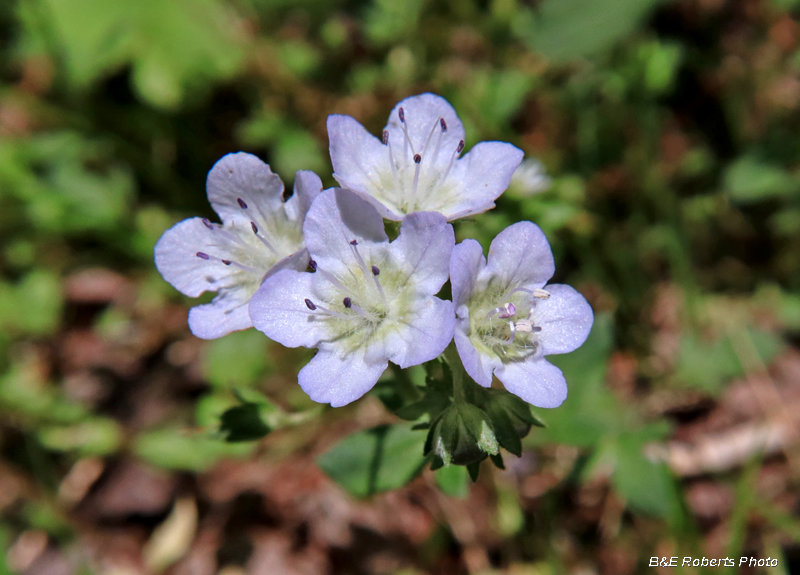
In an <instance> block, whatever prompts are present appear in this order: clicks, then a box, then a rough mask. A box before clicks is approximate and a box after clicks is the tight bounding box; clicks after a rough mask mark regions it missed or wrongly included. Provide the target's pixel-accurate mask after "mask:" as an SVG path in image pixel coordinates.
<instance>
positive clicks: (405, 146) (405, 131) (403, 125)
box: [397, 106, 417, 158]
mask: <svg viewBox="0 0 800 575" xmlns="http://www.w3.org/2000/svg"><path fill="white" fill-rule="evenodd" d="M397 115H398V116H399V117H400V127H401V128H402V129H403V134H405V136H406V140H405V143H403V157H404V158H407V157H408V153H407V152H408V146H411V154H412V155H413V154H416V153H417V152H416V151H415V150H414V144H413V143H412V142H411V136H409V135H408V128H407V127H406V113H405V111H404V110H403V107H402V106H400V109H399V110H398V111H397Z"/></svg>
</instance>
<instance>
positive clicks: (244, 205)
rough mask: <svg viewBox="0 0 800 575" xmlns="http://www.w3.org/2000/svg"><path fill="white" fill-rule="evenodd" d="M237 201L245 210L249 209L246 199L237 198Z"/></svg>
mask: <svg viewBox="0 0 800 575" xmlns="http://www.w3.org/2000/svg"><path fill="white" fill-rule="evenodd" d="M236 201H237V202H238V203H239V207H240V208H242V209H243V210H246V209H247V204H246V203H244V200H243V199H242V198H236Z"/></svg>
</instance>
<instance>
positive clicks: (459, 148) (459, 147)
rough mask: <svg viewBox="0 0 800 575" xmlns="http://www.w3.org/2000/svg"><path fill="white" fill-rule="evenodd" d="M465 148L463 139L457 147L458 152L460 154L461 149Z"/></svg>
mask: <svg viewBox="0 0 800 575" xmlns="http://www.w3.org/2000/svg"><path fill="white" fill-rule="evenodd" d="M463 149H464V140H461V141H460V142H459V143H458V147H457V148H456V154H460V153H461V150H463Z"/></svg>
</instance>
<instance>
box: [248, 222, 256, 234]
mask: <svg viewBox="0 0 800 575" xmlns="http://www.w3.org/2000/svg"><path fill="white" fill-rule="evenodd" d="M250 229H252V230H253V233H254V234H256V235H258V226H257V225H256V223H255V222H250Z"/></svg>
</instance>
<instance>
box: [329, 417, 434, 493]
mask: <svg viewBox="0 0 800 575" xmlns="http://www.w3.org/2000/svg"><path fill="white" fill-rule="evenodd" d="M411 427H412V426H411V424H407V423H399V424H396V425H382V426H380V427H376V428H373V429H369V430H366V431H360V432H358V433H354V434H353V435H350V436H348V437H345V438H344V439H342V440H341V441H339V443H337V444H336V445H334V446H333V447H332V448H331V449H329V450H328V451H327V452H325V453H323V454H322V455H320V456H319V457H318V458H317V464H318V465H319V466H320V467H321V468H322V470H323V471H324V472H325V473H326V474H327V475H328V476H329V477H330V478H331V479H333V480H334V481H335V482H336V483H338V484H339V485H341V486H342V487H344V488H345V489H346V490H347V491H349V492H350V493H351V494H353V495H355V496H357V497H367V496H369V495H373V494H375V493H379V492H381V491H389V490H391V489H397V488H399V487H402V486H403V485H405V484H407V483H408V482H409V481H411V480H412V479H413V478H414V477H415V476H416V475H417V473H419V471H420V470H421V469H422V467H423V465H424V464H425V457H424V456H423V453H422V449H423V444H424V442H425V433H424V432H421V431H413V430H412V429H411Z"/></svg>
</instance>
